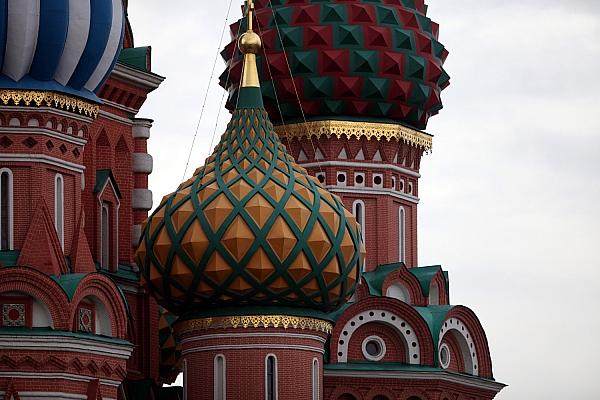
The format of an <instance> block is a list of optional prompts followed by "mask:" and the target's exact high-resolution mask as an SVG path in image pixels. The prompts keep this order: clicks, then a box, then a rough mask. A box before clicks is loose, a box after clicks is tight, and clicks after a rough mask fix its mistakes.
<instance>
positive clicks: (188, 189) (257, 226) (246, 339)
mask: <svg viewBox="0 0 600 400" xmlns="http://www.w3.org/2000/svg"><path fill="white" fill-rule="evenodd" d="M246 8H247V13H248V15H249V19H248V20H249V21H250V23H249V24H248V27H247V31H246V33H244V34H243V35H242V36H241V37H240V39H239V48H240V50H241V52H242V53H243V54H244V67H243V69H244V71H243V74H242V77H241V88H240V90H239V92H238V99H237V100H236V106H235V109H234V110H233V115H232V118H231V121H230V123H229V125H228V126H227V130H226V132H225V134H224V135H223V136H222V138H221V141H220V143H219V144H218V145H217V146H216V148H215V150H214V153H213V154H212V156H210V157H209V158H208V159H207V163H206V165H205V166H203V167H201V168H199V169H197V170H196V172H195V173H194V176H193V177H192V178H191V179H189V180H188V181H187V182H184V183H183V184H182V185H180V186H179V188H178V189H177V190H176V191H175V192H173V193H172V194H170V195H167V196H166V197H165V198H164V199H163V201H162V202H161V204H160V205H159V206H158V208H157V209H156V211H155V212H154V213H153V214H152V216H151V217H150V218H149V219H148V222H147V224H146V225H145V228H144V230H143V236H142V241H141V244H140V247H139V249H138V253H137V256H138V263H139V265H140V266H141V268H142V271H143V275H144V277H145V279H146V281H147V287H148V290H149V291H150V292H151V293H153V294H154V296H155V297H156V299H157V300H158V301H159V303H160V304H161V305H162V306H164V307H165V308H166V309H168V310H169V311H172V312H174V313H176V314H178V315H179V316H180V318H179V320H178V321H177V323H176V324H175V331H176V334H177V336H178V339H179V342H180V344H181V355H182V357H183V362H182V365H183V369H184V374H185V378H184V380H185V390H186V392H187V398H188V399H194V400H196V399H213V398H214V399H223V398H225V391H226V392H227V393H226V395H227V398H231V399H258V398H267V399H276V398H282V399H296V398H297V399H307V398H311V396H312V393H313V391H317V392H315V393H319V391H320V390H322V368H323V354H324V351H325V350H324V347H325V342H326V340H327V337H328V335H329V333H330V332H331V329H332V324H331V322H330V317H329V316H328V314H327V313H328V312H330V311H334V310H336V309H338V308H339V307H340V306H341V305H343V304H344V303H345V302H346V300H347V299H348V298H349V297H350V296H351V295H352V294H353V292H354V290H355V286H356V284H357V281H358V279H359V276H360V268H359V266H360V264H361V254H360V250H361V249H360V245H361V243H360V229H359V226H358V224H357V223H356V221H355V219H354V217H353V216H352V215H351V214H350V213H349V212H348V211H346V210H345V208H344V206H343V204H342V202H341V200H340V199H339V198H338V197H337V196H335V195H331V194H330V193H329V192H327V191H326V190H325V189H323V188H322V187H321V185H320V184H319V183H318V181H317V179H316V178H313V177H311V176H309V175H308V174H307V173H306V171H305V170H304V168H302V167H299V166H298V165H297V164H296V163H295V162H294V160H293V158H292V157H291V156H290V155H288V154H287V152H286V150H285V146H284V145H283V144H282V143H281V141H280V139H279V138H278V136H277V134H276V133H275V131H274V130H273V125H272V124H271V122H270V120H269V117H268V115H267V112H266V111H265V109H264V107H263V101H262V95H261V91H260V83H259V78H258V74H257V69H256V55H257V53H258V52H259V50H260V48H261V40H260V37H259V36H258V35H257V34H256V33H255V32H253V30H252V22H251V21H252V14H253V12H254V5H253V2H252V1H249V2H248V5H247V7H246ZM265 396H266V397H265Z"/></svg>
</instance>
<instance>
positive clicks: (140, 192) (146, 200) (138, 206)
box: [131, 189, 153, 211]
mask: <svg viewBox="0 0 600 400" xmlns="http://www.w3.org/2000/svg"><path fill="white" fill-rule="evenodd" d="M152 203H153V202H152V191H151V190H150V189H133V196H132V201H131V207H132V208H133V209H134V210H145V211H148V210H151V209H152Z"/></svg>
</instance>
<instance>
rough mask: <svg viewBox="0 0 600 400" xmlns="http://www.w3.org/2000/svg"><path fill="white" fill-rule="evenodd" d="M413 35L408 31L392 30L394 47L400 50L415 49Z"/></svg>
mask: <svg viewBox="0 0 600 400" xmlns="http://www.w3.org/2000/svg"><path fill="white" fill-rule="evenodd" d="M413 43H414V39H413V34H412V32H411V31H409V30H405V29H394V47H396V48H398V49H402V50H412V49H414V48H415V45H414V44H413Z"/></svg>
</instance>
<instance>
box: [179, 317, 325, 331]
mask: <svg viewBox="0 0 600 400" xmlns="http://www.w3.org/2000/svg"><path fill="white" fill-rule="evenodd" d="M270 327H272V328H284V329H302V330H305V329H306V330H311V331H319V332H324V333H327V334H330V333H331V331H332V328H333V325H332V324H331V323H330V322H327V321H324V320H321V319H317V318H306V317H296V316H290V315H246V316H231V317H209V318H198V319H193V320H189V321H184V322H182V323H181V325H180V326H179V327H178V329H177V330H178V333H179V334H185V333H189V332H194V331H205V330H209V329H231V328H233V329H248V328H270Z"/></svg>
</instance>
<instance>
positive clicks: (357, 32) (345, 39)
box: [337, 25, 363, 47]
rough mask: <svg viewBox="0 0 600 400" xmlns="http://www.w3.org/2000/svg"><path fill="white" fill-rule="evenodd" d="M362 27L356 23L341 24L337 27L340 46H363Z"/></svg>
mask: <svg viewBox="0 0 600 400" xmlns="http://www.w3.org/2000/svg"><path fill="white" fill-rule="evenodd" d="M362 38H363V35H362V28H361V27H360V26H355V25H340V26H338V29H337V44H338V46H342V47H348V46H362Z"/></svg>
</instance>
